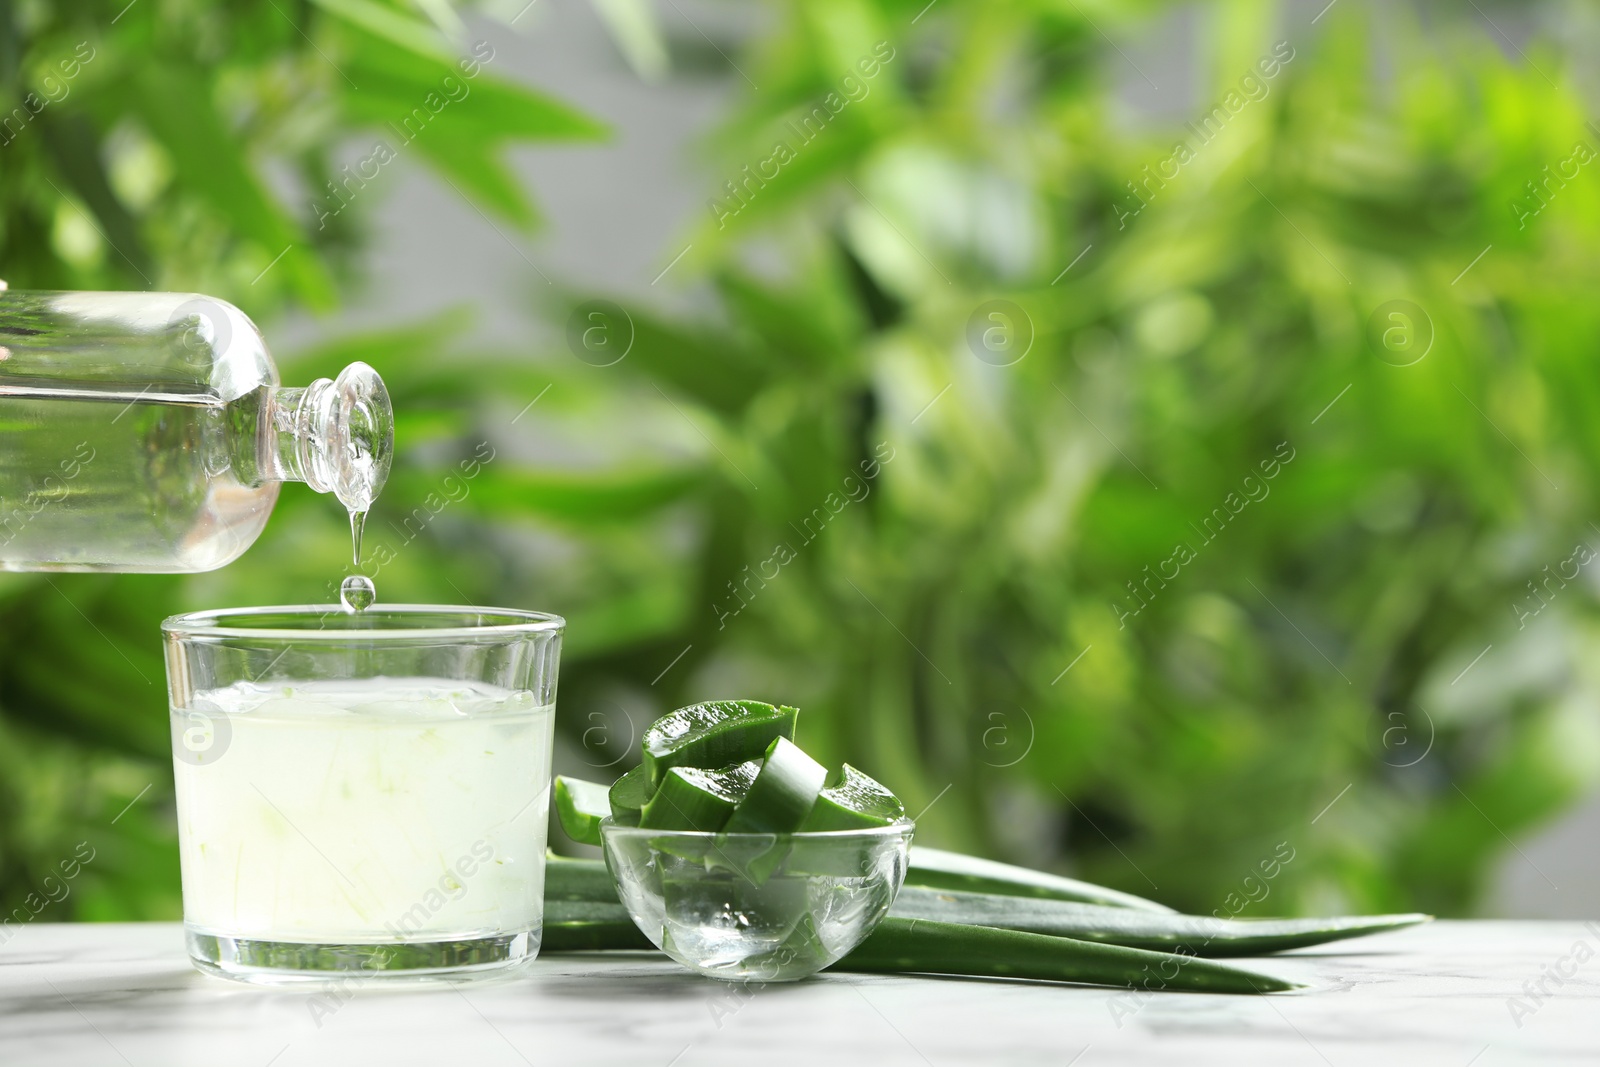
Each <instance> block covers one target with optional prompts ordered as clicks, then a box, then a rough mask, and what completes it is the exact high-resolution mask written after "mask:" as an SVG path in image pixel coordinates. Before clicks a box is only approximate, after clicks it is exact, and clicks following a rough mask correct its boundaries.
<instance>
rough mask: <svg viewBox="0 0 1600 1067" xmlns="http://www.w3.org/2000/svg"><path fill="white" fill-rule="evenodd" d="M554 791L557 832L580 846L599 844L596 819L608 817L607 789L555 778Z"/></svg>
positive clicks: (598, 828) (609, 808)
mask: <svg viewBox="0 0 1600 1067" xmlns="http://www.w3.org/2000/svg"><path fill="white" fill-rule="evenodd" d="M555 791H556V815H557V816H558V817H559V818H560V819H561V829H563V830H565V831H566V832H567V836H568V837H570V838H572V839H573V840H574V841H577V842H578V843H580V844H584V845H598V844H600V820H601V819H604V818H605V817H606V816H607V815H609V814H611V801H610V798H609V796H608V794H609V793H610V789H609V788H608V787H606V786H603V785H600V784H599V783H598V782H585V781H584V780H583V779H581V778H567V777H564V776H557V777H556V790H555Z"/></svg>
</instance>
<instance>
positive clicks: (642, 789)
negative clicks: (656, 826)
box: [607, 764, 655, 826]
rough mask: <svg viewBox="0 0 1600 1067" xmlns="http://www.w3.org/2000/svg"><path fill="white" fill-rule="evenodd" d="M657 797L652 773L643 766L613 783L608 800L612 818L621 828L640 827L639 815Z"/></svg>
mask: <svg viewBox="0 0 1600 1067" xmlns="http://www.w3.org/2000/svg"><path fill="white" fill-rule="evenodd" d="M654 795H655V786H654V785H653V784H652V782H651V780H650V771H649V769H648V768H646V767H645V766H643V765H642V764H641V765H640V766H638V767H635V768H634V769H633V770H631V771H629V772H628V773H627V774H624V775H623V776H622V777H621V778H618V779H617V780H616V781H615V782H612V783H611V792H610V794H609V796H608V797H607V799H608V800H609V801H610V802H611V818H612V819H613V820H614V821H615V822H616V823H617V824H618V825H619V826H638V825H639V813H640V812H641V811H643V810H644V806H645V805H646V804H648V803H649V802H650V798H651V797H652V796H654Z"/></svg>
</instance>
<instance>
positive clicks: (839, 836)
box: [600, 815, 917, 841]
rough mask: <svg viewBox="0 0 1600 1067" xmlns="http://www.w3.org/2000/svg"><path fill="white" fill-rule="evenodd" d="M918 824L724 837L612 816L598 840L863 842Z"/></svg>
mask: <svg viewBox="0 0 1600 1067" xmlns="http://www.w3.org/2000/svg"><path fill="white" fill-rule="evenodd" d="M916 828H917V824H916V821H915V820H913V819H902V820H900V821H899V822H892V823H890V824H889V825H887V826H863V827H857V828H856V829H853V830H792V831H789V832H787V833H767V832H762V831H753V830H740V831H736V832H734V833H725V832H723V831H721V830H659V829H655V828H653V827H648V826H624V825H622V824H621V823H619V822H617V821H616V820H614V819H612V818H611V816H609V815H608V816H606V817H605V818H604V819H602V820H600V836H601V837H602V838H608V837H621V838H630V837H671V838H676V839H678V840H690V841H694V840H701V839H704V840H719V841H720V840H723V839H730V840H733V841H743V840H749V839H752V838H760V839H762V840H770V839H772V838H775V837H783V838H789V839H791V840H795V841H854V840H861V839H863V838H865V839H867V840H872V839H875V838H884V839H886V840H887V839H891V838H896V837H904V836H905V835H906V834H910V833H914V832H915V831H916Z"/></svg>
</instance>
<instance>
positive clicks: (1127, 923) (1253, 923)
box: [889, 885, 1432, 958]
mask: <svg viewBox="0 0 1600 1067" xmlns="http://www.w3.org/2000/svg"><path fill="white" fill-rule="evenodd" d="M889 914H891V915H894V916H897V917H899V918H902V919H933V920H938V921H943V922H956V923H964V924H966V925H970V926H992V927H995V928H998V929H1005V930H1021V931H1025V932H1028V933H1036V934H1053V935H1055V936H1057V937H1072V938H1077V939H1079V940H1083V941H1098V942H1101V943H1103V944H1109V945H1122V946H1124V947H1127V948H1142V949H1150V950H1153V951H1165V952H1181V953H1183V954H1185V955H1193V956H1206V957H1209V958H1221V957H1228V956H1265V955H1269V954H1271V953H1274V952H1284V951H1287V950H1288V949H1292V948H1304V947H1306V946H1307V945H1320V944H1324V943H1326V942H1329V941H1342V940H1344V939H1345V938H1351V937H1363V936H1365V935H1367V934H1377V933H1382V932H1384V931H1386V930H1398V929H1401V928H1403V927H1407V926H1415V925H1416V924H1417V923H1422V922H1427V921H1429V919H1430V918H1432V917H1431V916H1428V915H1363V916H1350V917H1343V918H1328V919H1217V918H1213V917H1211V916H1200V915H1168V914H1164V913H1160V912H1143V911H1136V910H1134V909H1132V908H1108V907H1104V906H1102V905H1098V904H1075V903H1069V902H1067V901H1059V900H1040V899H1032V898H1028V897H1015V896H999V895H995V894H990V893H965V892H961V891H959V890H944V889H928V888H926V887H924V886H912V885H908V886H905V887H903V888H902V889H901V890H900V895H899V896H898V897H896V898H895V902H894V906H893V907H892V908H891V909H890V912H889Z"/></svg>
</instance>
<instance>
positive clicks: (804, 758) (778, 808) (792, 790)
mask: <svg viewBox="0 0 1600 1067" xmlns="http://www.w3.org/2000/svg"><path fill="white" fill-rule="evenodd" d="M827 780H828V769H827V768H826V767H824V766H823V765H822V764H820V763H818V762H817V761H816V760H814V759H812V758H811V757H810V756H808V755H806V754H805V753H804V752H803V751H801V749H800V746H799V745H797V744H795V743H794V742H793V741H791V740H789V739H788V738H787V737H780V738H778V739H777V740H775V741H773V742H772V744H771V745H770V746H768V748H767V758H766V761H765V762H764V763H762V764H761V773H760V774H758V775H756V780H755V781H754V782H752V783H751V785H750V791H749V793H748V794H747V795H746V796H745V797H744V799H743V800H741V801H740V802H739V806H738V807H737V808H736V809H734V812H733V815H732V816H731V817H730V818H729V819H728V822H727V825H726V826H724V827H723V829H724V830H725V831H726V832H728V833H730V834H733V833H744V834H749V833H755V834H787V833H792V832H793V831H795V830H798V829H800V825H801V824H802V823H804V822H805V821H806V816H808V815H810V814H811V809H812V808H813V807H814V806H815V805H816V803H817V797H818V796H820V795H821V793H822V785H823V783H824V782H826V781H827Z"/></svg>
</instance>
